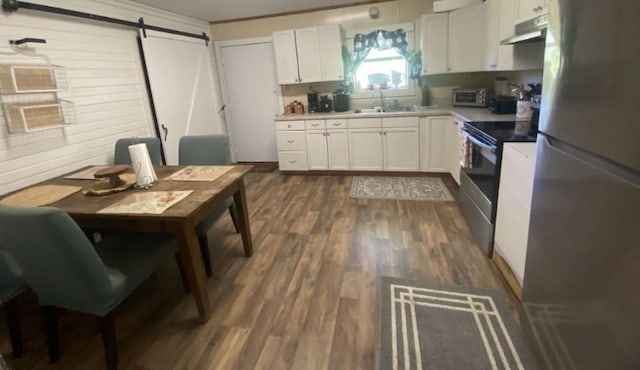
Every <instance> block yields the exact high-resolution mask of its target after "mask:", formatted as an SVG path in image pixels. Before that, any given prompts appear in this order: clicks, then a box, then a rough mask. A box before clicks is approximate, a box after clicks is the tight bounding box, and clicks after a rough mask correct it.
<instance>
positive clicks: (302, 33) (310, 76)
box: [276, 27, 322, 82]
mask: <svg viewBox="0 0 640 370" xmlns="http://www.w3.org/2000/svg"><path fill="white" fill-rule="evenodd" d="M295 33H296V49H297V50H298V76H299V77H300V81H299V82H316V81H321V80H322V68H321V67H320V49H319V47H318V46H319V39H318V28H317V27H309V28H301V29H297V30H295ZM276 63H277V54H276Z"/></svg>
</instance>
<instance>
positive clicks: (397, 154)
mask: <svg viewBox="0 0 640 370" xmlns="http://www.w3.org/2000/svg"><path fill="white" fill-rule="evenodd" d="M382 138H383V152H384V170H385V171H418V170H419V169H420V160H419V158H420V155H419V153H418V148H419V145H420V144H419V140H420V133H419V128H418V127H403V128H385V129H384V131H383V132H382Z"/></svg>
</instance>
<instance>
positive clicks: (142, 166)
mask: <svg viewBox="0 0 640 370" xmlns="http://www.w3.org/2000/svg"><path fill="white" fill-rule="evenodd" d="M129 155H131V165H132V166H133V171H134V172H135V173H136V187H138V188H148V187H150V186H152V185H153V184H155V183H156V181H158V176H156V171H155V170H154V169H153V164H152V163H151V157H149V150H148V149H147V144H145V143H140V144H134V145H129Z"/></svg>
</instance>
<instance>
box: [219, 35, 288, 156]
mask: <svg viewBox="0 0 640 370" xmlns="http://www.w3.org/2000/svg"><path fill="white" fill-rule="evenodd" d="M219 50H220V51H219V54H218V59H219V60H218V64H219V70H220V74H221V75H222V76H221V80H222V81H223V96H224V101H225V104H226V106H227V109H226V118H227V122H228V123H229V130H230V131H231V143H232V145H233V148H234V152H235V153H234V154H235V160H236V161H237V162H276V161H277V160H278V156H277V152H276V135H275V125H274V123H273V118H274V117H275V116H276V114H278V112H280V111H281V110H282V103H281V101H282V99H280V95H281V93H280V87H279V86H278V79H277V75H276V66H275V58H274V54H273V46H272V43H271V41H263V42H248V43H246V44H243V43H238V42H236V43H235V44H229V45H221V46H220V49H219Z"/></svg>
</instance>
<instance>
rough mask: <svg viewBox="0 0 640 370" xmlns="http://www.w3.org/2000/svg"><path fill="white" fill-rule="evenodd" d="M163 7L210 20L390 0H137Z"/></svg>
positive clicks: (137, 0) (298, 11)
mask: <svg viewBox="0 0 640 370" xmlns="http://www.w3.org/2000/svg"><path fill="white" fill-rule="evenodd" d="M134 1H136V2H139V3H142V4H146V5H150V6H153V7H156V8H159V9H164V10H168V11H171V12H174V13H178V14H183V15H187V16H190V17H194V18H197V19H202V20H206V21H209V22H220V21H229V20H234V19H245V18H255V17H261V16H270V15H277V14H283V13H300V12H304V11H310V10H318V9H327V8H336V7H341V6H348V5H357V4H365V3H377V2H382V1H389V0H382V1H381V0H377V1H363V0H294V1H292V0H233V1H230V0H182V1H176V0H134Z"/></svg>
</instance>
